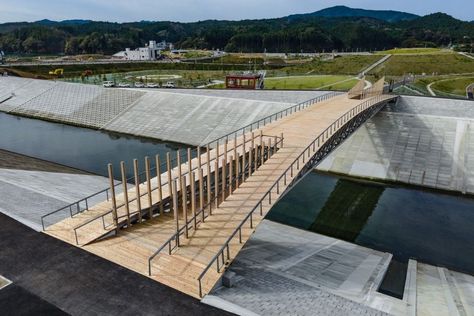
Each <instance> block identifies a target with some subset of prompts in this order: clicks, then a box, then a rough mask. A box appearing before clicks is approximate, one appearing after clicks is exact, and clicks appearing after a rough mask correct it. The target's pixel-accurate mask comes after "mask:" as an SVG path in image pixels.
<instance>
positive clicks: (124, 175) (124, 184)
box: [120, 161, 131, 227]
mask: <svg viewBox="0 0 474 316" xmlns="http://www.w3.org/2000/svg"><path fill="white" fill-rule="evenodd" d="M120 172H121V173H122V187H123V198H124V202H125V212H126V215H127V227H130V226H131V224H130V205H129V204H128V189H127V172H126V171H125V162H123V161H121V162H120Z"/></svg>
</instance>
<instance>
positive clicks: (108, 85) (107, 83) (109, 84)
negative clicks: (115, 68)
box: [102, 81, 115, 88]
mask: <svg viewBox="0 0 474 316" xmlns="http://www.w3.org/2000/svg"><path fill="white" fill-rule="evenodd" d="M102 86H104V88H113V87H115V83H114V82H113V81H104V82H103V83H102Z"/></svg>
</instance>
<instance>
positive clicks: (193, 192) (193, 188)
mask: <svg viewBox="0 0 474 316" xmlns="http://www.w3.org/2000/svg"><path fill="white" fill-rule="evenodd" d="M189 178H190V182H191V196H190V197H191V211H192V213H193V218H194V230H196V226H197V223H196V183H195V181H196V176H195V174H194V171H193V172H191V173H190V174H189Z"/></svg>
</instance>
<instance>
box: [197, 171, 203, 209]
mask: <svg viewBox="0 0 474 316" xmlns="http://www.w3.org/2000/svg"><path fill="white" fill-rule="evenodd" d="M198 172H199V174H198V175H199V209H203V208H204V181H203V180H204V179H203V176H202V168H199V171H198Z"/></svg>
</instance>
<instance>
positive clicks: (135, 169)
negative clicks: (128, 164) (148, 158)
mask: <svg viewBox="0 0 474 316" xmlns="http://www.w3.org/2000/svg"><path fill="white" fill-rule="evenodd" d="M133 173H134V176H135V195H136V197H137V199H136V201H137V210H138V222H139V223H141V222H142V201H141V199H140V174H139V172H138V160H137V159H133Z"/></svg>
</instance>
